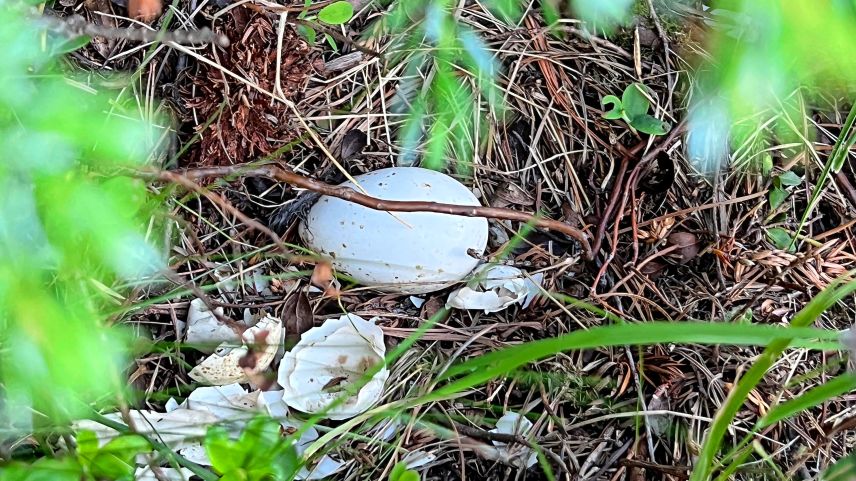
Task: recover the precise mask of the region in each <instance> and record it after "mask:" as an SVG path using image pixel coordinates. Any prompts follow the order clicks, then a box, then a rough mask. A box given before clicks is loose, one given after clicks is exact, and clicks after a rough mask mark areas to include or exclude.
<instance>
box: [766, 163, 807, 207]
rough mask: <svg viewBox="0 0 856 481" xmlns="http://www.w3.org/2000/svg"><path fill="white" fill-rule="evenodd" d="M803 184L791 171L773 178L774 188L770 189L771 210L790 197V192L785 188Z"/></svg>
mask: <svg viewBox="0 0 856 481" xmlns="http://www.w3.org/2000/svg"><path fill="white" fill-rule="evenodd" d="M801 182H802V179H800V177H799V176H798V175H797V174H795V173H793V172H791V171H787V172H785V173H783V174H781V175H778V176H776V177H773V188H772V189H770V209H775V208H776V207H778V206H780V205H782V202H784V201H785V198H786V197H787V196H788V191H786V190H785V187H792V186H795V185H800V183H801Z"/></svg>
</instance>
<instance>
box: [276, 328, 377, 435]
mask: <svg viewBox="0 0 856 481" xmlns="http://www.w3.org/2000/svg"><path fill="white" fill-rule="evenodd" d="M385 353H386V347H385V346H384V344H383V330H382V329H381V328H380V327H378V326H376V325H375V324H374V323H371V322H368V321H366V320H365V319H363V318H361V317H359V316H356V315H354V314H347V315H345V316H342V317H340V318H339V319H328V320H327V321H326V322H325V323H324V324H322V325H321V326H318V327H314V328H312V329H310V330H309V331H307V332H305V333H304V334H303V336H302V337H301V340H300V341H299V342H298V343H297V345H296V346H295V347H294V348H293V349H292V350H291V351H289V352H287V353H286V355H285V357H284V358H283V360H282V363H281V364H280V370H279V384H280V386H282V388H283V400H284V401H285V403H286V404H288V405H289V406H290V407H292V408H294V409H297V410H300V411H303V412H307V413H314V412H318V411H322V410H323V409H325V408H326V407H327V406H328V405H329V404H330V403H332V402H333V401H334V400H336V399H338V398H339V397H340V396H343V395H345V392H344V391H343V390H336V389H334V391H333V392H325V391H323V387H324V386H325V385H326V384H327V383H328V382H329V381H330V380H332V379H334V378H337V377H345V378H346V379H345V380H344V381H343V383H348V384H350V383H353V382H356V381H358V380H359V379H361V378H362V376H363V374H364V373H365V372H366V371H367V370H370V369H371V368H372V367H373V366H375V365H376V364H377V363H380V362H383V357H384V355H385ZM298 364H300V367H299V368H298ZM304 364H305V365H306V366H305V367H304V366H303V365H304ZM388 376H389V371H388V370H387V369H386V368H383V369H381V371H379V372H378V373H377V374H375V375H374V377H373V378H372V379H371V380H370V381H369V382H368V383H367V384H366V385H364V386H363V387H362V389H360V391H359V392H358V393H357V394H356V395H355V396H350V397H348V398H347V399H346V400H345V401H344V402H343V403H342V404H340V405H339V406H337V407H336V408H334V409H332V410H330V411H329V412H328V413H327V416H328V417H329V418H330V419H347V418H349V417H353V416H354V415H356V414H357V413H359V412H363V411H365V410H366V409H368V408H369V407H371V406H372V405H373V404H374V403H375V402H377V400H378V399H379V398H380V395H381V394H382V392H383V386H384V383H385V382H386V379H387V377H388Z"/></svg>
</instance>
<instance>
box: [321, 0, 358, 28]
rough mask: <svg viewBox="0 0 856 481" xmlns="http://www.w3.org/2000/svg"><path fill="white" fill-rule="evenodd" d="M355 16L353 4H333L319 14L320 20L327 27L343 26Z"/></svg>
mask: <svg viewBox="0 0 856 481" xmlns="http://www.w3.org/2000/svg"><path fill="white" fill-rule="evenodd" d="M353 16H354V6H353V5H351V2H345V1H340V2H333V3H331V4H330V5H327V6H326V7H324V8H322V9H321V11H319V12H318V20H320V21H322V22H324V23H326V24H327V25H341V24H343V23H346V22H347V21H348V20H350V19H351V17H353Z"/></svg>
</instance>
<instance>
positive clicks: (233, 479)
mask: <svg viewBox="0 0 856 481" xmlns="http://www.w3.org/2000/svg"><path fill="white" fill-rule="evenodd" d="M249 479H250V478H249V476H247V472H246V471H244V470H243V469H240V468H237V469H233V470H232V471H229V472H226V473H224V474H223V477H222V478H220V481H247V480H249Z"/></svg>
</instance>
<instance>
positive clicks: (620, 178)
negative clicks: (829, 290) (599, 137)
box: [592, 121, 686, 255]
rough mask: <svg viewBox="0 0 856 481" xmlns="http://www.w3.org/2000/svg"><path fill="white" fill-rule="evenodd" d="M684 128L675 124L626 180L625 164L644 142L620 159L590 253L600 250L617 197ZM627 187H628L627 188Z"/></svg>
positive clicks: (636, 180)
mask: <svg viewBox="0 0 856 481" xmlns="http://www.w3.org/2000/svg"><path fill="white" fill-rule="evenodd" d="M685 128H686V123H685V122H683V121H682V122H681V123H679V124H678V125H676V126H675V127H674V128H673V129H672V131H671V132H670V133H669V135H668V136H667V137H666V138H665V139H664V140H663V141H662V142H660V143H659V144H657V145H656V146H655V147H654V148H652V149H651V150H650V151H648V153H646V154H645V155H644V156H643V157H642V159H640V160H639V162H637V163H636V166H635V167H633V170H632V171H630V175H629V176H628V177H627V180H626V181H625V180H624V174H625V173H626V171H627V165H628V164H629V162H630V160H631V159H632V157H633V156H635V155H636V154H637V153H638V152H639V150H641V148H642V147H644V143H642V144H639V145H637V146H636V147H634V148H632V149H630V150H629V151H628V154H627V155H625V156H624V157H623V158H622V159H621V165H619V167H618V173H617V174H616V176H615V184H614V185H613V189H612V194H611V195H610V198H609V203H608V204H607V206H606V209H605V210H604V211H603V214H602V215H601V218H600V222H599V223H598V226H597V234H596V235H595V238H594V241H593V244H592V255H597V253H598V252H599V251H600V244H601V242H602V241H603V237H604V234H605V233H606V225H607V223H608V222H609V220H610V217H611V216H612V213H613V211H614V210H615V207H616V205H617V204H618V199H619V197H626V195H627V192H629V190H632V189H635V188H636V184H637V183H638V182H639V177H640V174H641V172H642V169H644V168H646V167H647V166H648V164H650V163H651V161H652V160H654V159H655V158H656V157H657V156H658V155H659V154H660V152H662V151H664V150H665V149H667V148H669V147H670V146H671V145H672V144H673V143H674V141H675V139H676V138H677V137H678V136H679V135H681V134H683V132H684V130H685ZM628 188H629V189H628ZM618 212H619V214H618V216H619V218H617V219H615V222H618V221H619V220H620V216H621V210H619V211H618Z"/></svg>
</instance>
